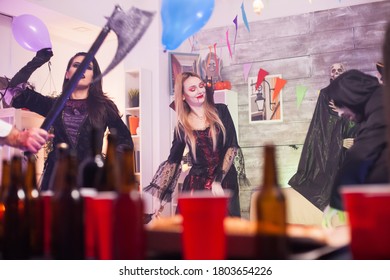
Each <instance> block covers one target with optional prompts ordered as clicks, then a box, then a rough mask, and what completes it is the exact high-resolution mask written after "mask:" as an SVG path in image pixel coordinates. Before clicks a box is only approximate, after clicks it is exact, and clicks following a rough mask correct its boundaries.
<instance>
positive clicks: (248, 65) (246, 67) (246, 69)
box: [242, 63, 252, 82]
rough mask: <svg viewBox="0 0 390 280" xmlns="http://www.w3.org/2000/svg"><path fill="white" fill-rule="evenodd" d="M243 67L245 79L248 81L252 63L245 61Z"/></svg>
mask: <svg viewBox="0 0 390 280" xmlns="http://www.w3.org/2000/svg"><path fill="white" fill-rule="evenodd" d="M242 68H243V69H242V70H243V72H244V81H245V82H247V81H248V76H249V71H250V70H251V68H252V63H245V64H244V65H243V66H242Z"/></svg>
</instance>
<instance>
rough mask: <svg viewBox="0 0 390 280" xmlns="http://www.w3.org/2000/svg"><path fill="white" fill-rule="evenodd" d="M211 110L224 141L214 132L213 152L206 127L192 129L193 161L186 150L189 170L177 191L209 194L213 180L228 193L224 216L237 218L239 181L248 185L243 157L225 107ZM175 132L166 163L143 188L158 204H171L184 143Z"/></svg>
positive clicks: (182, 135) (223, 105) (221, 105)
mask: <svg viewBox="0 0 390 280" xmlns="http://www.w3.org/2000/svg"><path fill="white" fill-rule="evenodd" d="M215 107H216V109H217V111H218V115H219V117H220V119H221V121H222V123H223V125H224V126H225V129H226V140H225V142H224V141H223V135H222V133H218V140H217V147H216V150H215V151H213V143H212V138H211V136H210V133H209V130H210V128H209V127H207V128H205V129H204V130H193V133H194V136H195V138H196V161H195V160H194V155H193V154H192V151H191V149H190V151H189V153H190V158H191V161H192V167H191V169H190V171H189V173H188V175H187V176H186V178H185V179H184V182H183V186H182V189H181V190H179V192H180V191H182V192H193V191H199V190H210V192H211V185H212V183H213V181H217V182H221V185H222V188H223V189H224V190H230V191H231V198H230V201H229V205H228V214H229V215H230V216H237V217H240V216H241V214H240V202H239V182H240V184H249V182H248V181H247V179H246V176H245V168H244V162H243V156H242V153H241V150H240V147H239V145H238V141H237V136H236V130H235V128H234V123H233V120H232V118H231V115H230V113H229V110H228V108H227V106H226V105H225V104H215ZM179 133H180V135H181V137H179V136H178V135H177V133H175V136H174V139H173V142H172V147H171V150H170V154H169V157H168V160H166V161H164V162H163V163H161V164H160V166H159V168H158V170H157V172H156V173H155V175H154V177H153V179H152V182H151V183H150V185H149V186H147V187H146V188H144V191H145V192H148V193H150V194H152V195H153V196H155V197H158V198H160V200H161V201H162V202H164V201H165V202H170V201H171V199H172V194H173V192H174V190H175V188H176V184H177V180H178V178H179V175H180V173H181V160H182V157H183V152H184V150H185V148H186V145H187V143H186V141H185V140H184V132H183V130H182V129H180V130H179ZM236 166H237V169H236ZM237 171H238V172H237ZM179 211H180V210H179Z"/></svg>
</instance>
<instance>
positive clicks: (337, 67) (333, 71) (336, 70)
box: [330, 63, 345, 81]
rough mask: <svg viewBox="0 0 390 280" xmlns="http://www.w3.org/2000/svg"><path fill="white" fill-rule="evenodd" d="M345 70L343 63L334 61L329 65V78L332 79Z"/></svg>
mask: <svg viewBox="0 0 390 280" xmlns="http://www.w3.org/2000/svg"><path fill="white" fill-rule="evenodd" d="M344 71H345V67H344V65H342V64H341V63H335V64H333V65H332V66H331V67H330V80H331V81H333V80H334V79H336V78H337V77H338V76H340V75H341V74H342V73H343V72H344Z"/></svg>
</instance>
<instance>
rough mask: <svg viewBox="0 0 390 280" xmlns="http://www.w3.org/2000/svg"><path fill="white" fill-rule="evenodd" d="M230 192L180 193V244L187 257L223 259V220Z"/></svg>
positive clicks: (194, 258)
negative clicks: (213, 193)
mask: <svg viewBox="0 0 390 280" xmlns="http://www.w3.org/2000/svg"><path fill="white" fill-rule="evenodd" d="M229 197H230V195H228V194H227V195H224V196H213V195H212V193H211V192H210V191H197V192H194V193H192V194H185V193H184V194H181V195H180V196H179V198H178V203H179V210H180V214H181V215H182V216H183V234H182V245H183V255H184V259H186V260H223V259H225V258H226V235H225V230H224V219H225V217H226V214H227V202H228V199H229Z"/></svg>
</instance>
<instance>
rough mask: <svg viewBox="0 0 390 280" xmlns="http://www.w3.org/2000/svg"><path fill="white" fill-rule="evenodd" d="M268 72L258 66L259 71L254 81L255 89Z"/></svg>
mask: <svg viewBox="0 0 390 280" xmlns="http://www.w3.org/2000/svg"><path fill="white" fill-rule="evenodd" d="M268 74H269V73H268V72H267V71H265V70H264V69H262V68H260V69H259V72H258V73H257V81H256V87H255V90H257V89H258V88H259V86H260V85H261V83H262V82H263V80H264V78H265V76H267V75H268Z"/></svg>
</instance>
